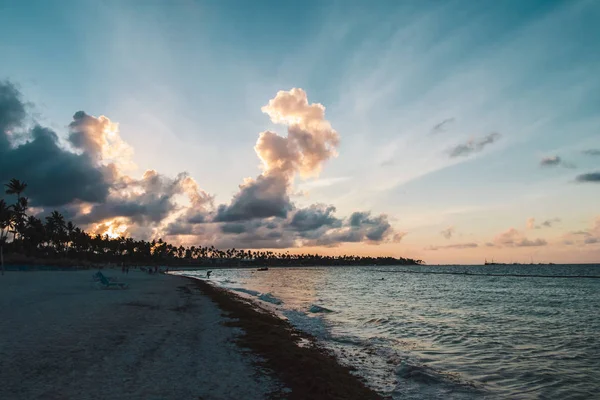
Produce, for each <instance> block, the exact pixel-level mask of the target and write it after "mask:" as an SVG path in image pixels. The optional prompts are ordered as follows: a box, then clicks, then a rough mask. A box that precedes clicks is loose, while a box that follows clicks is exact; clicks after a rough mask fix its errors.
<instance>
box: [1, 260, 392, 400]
mask: <svg viewBox="0 0 600 400" xmlns="http://www.w3.org/2000/svg"><path fill="white" fill-rule="evenodd" d="M94 272H95V271H93V270H85V271H66V272H59V271H35V272H34V271H29V272H23V271H20V272H16V271H9V272H7V273H6V275H5V276H2V277H0V321H1V325H0V399H2V400H13V399H27V400H29V399H44V400H46V399H47V400H54V399H57V400H58V399H77V400H80V399H144V400H150V399H177V400H180V399H181V400H184V399H193V400H209V399H211V400H212V399H215V400H220V399H232V400H234V399H235V400H237V399H245V400H252V399H290V400H296V399H314V400H319V399H328V400H329V399H344V400H359V399H360V400H369V399H380V398H381V397H380V396H379V395H378V394H377V393H375V392H374V391H372V390H371V389H369V388H367V387H366V385H365V384H364V382H362V381H361V380H360V379H359V378H357V377H355V376H354V375H352V373H351V369H350V368H348V367H344V366H342V365H340V364H339V363H338V362H337V360H336V359H335V357H334V356H333V355H332V354H331V353H329V352H327V351H325V350H323V349H322V348H320V347H319V346H317V345H316V344H315V343H316V342H315V341H314V338H311V337H310V336H307V335H306V334H303V333H302V332H298V331H295V330H294V329H293V328H292V327H291V326H290V325H289V324H288V323H287V322H286V321H284V320H282V319H280V318H278V317H277V316H275V315H273V314H270V313H269V312H266V311H264V310H260V309H257V307H256V306H255V305H253V304H251V303H249V302H248V301H247V300H244V299H242V298H240V297H238V296H236V295H235V294H233V293H231V292H228V291H226V290H224V289H221V288H218V287H215V286H213V285H211V284H209V283H206V282H203V281H198V280H194V279H192V278H185V277H181V276H171V275H148V274H146V273H143V272H140V271H134V270H131V271H130V273H129V274H128V275H123V274H121V271H120V270H111V269H108V270H104V273H105V274H106V275H108V276H115V277H117V278H118V279H119V280H120V281H122V282H127V283H129V285H130V287H129V289H127V290H101V289H97V288H95V287H94V285H93V284H92V274H93V273H94ZM299 342H302V343H304V345H303V346H298V343H299Z"/></svg>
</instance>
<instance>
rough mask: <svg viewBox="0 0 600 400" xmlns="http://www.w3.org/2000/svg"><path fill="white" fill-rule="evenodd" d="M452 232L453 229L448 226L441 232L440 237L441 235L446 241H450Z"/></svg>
mask: <svg viewBox="0 0 600 400" xmlns="http://www.w3.org/2000/svg"><path fill="white" fill-rule="evenodd" d="M454 232H455V230H454V227H453V226H449V227H448V228H446V229H444V230H443V231H441V232H440V235H442V236H443V237H445V238H446V239H450V238H451V237H452V235H453V234H454Z"/></svg>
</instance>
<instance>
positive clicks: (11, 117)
mask: <svg viewBox="0 0 600 400" xmlns="http://www.w3.org/2000/svg"><path fill="white" fill-rule="evenodd" d="M25 117H26V111H25V104H24V103H23V101H22V99H21V93H20V92H19V91H18V89H17V88H16V87H15V85H14V84H12V83H11V82H9V81H0V151H2V150H6V149H7V148H9V147H10V138H9V135H10V133H11V131H12V129H14V128H17V127H20V126H21V125H22V124H23V121H24V120H25Z"/></svg>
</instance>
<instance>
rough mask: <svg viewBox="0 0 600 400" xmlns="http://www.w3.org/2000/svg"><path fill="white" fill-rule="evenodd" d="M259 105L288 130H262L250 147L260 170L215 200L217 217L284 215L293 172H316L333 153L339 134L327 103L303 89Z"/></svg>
mask: <svg viewBox="0 0 600 400" xmlns="http://www.w3.org/2000/svg"><path fill="white" fill-rule="evenodd" d="M261 110H262V111H263V112H264V113H265V114H267V115H268V116H269V117H270V119H271V121H272V122H273V123H276V124H284V125H286V126H287V127H288V129H287V133H288V135H287V136H286V137H283V136H279V135H278V134H277V133H274V132H271V131H265V132H262V133H260V135H259V138H258V140H257V142H256V145H255V146H254V150H255V152H256V154H257V156H258V157H259V158H260V160H261V162H262V169H263V172H262V174H260V175H259V176H258V177H257V178H256V179H248V180H246V182H245V183H244V184H242V185H240V192H239V193H237V194H236V195H235V196H234V197H233V199H232V201H231V203H230V204H228V205H221V206H219V210H218V212H217V216H216V219H215V220H216V221H244V220H249V219H253V218H268V217H281V218H285V217H286V216H287V214H288V212H289V211H291V210H292V209H293V208H294V207H293V205H292V203H291V201H290V194H291V188H292V183H293V180H294V178H295V176H296V175H297V174H299V175H300V176H302V177H305V178H306V177H312V176H315V177H316V176H318V174H319V172H320V171H321V168H322V166H323V163H324V162H325V161H327V160H328V159H330V158H331V157H334V156H336V155H337V152H336V148H337V146H338V144H339V135H338V133H337V132H336V131H335V130H334V129H333V128H332V127H331V124H330V123H329V121H327V120H326V119H325V107H324V106H323V105H322V104H319V103H312V104H309V103H308V98H307V96H306V92H305V91H304V90H302V89H298V88H293V89H291V90H289V91H279V92H278V93H277V95H276V96H275V97H274V98H273V99H271V100H269V102H268V104H267V105H265V106H264V107H262V108H261Z"/></svg>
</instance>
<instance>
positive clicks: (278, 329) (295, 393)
mask: <svg viewBox="0 0 600 400" xmlns="http://www.w3.org/2000/svg"><path fill="white" fill-rule="evenodd" d="M188 279H191V280H192V281H194V282H195V285H196V286H197V287H198V288H199V289H200V291H202V292H203V293H204V294H206V295H208V296H209V297H210V298H211V299H212V300H213V301H215V302H216V303H217V305H218V306H219V308H221V310H223V311H225V312H226V313H227V314H228V317H229V318H231V321H230V322H228V324H229V325H231V326H236V327H239V328H242V330H243V332H244V334H242V335H241V336H239V338H238V344H239V345H240V346H241V347H242V348H248V349H250V350H252V351H253V352H254V353H255V354H257V355H259V356H261V357H262V359H263V361H261V364H263V365H264V367H266V368H268V369H270V370H272V371H275V372H276V373H277V374H278V376H279V378H280V379H281V380H282V381H283V383H284V384H285V385H286V386H287V388H289V389H291V390H292V391H291V392H290V393H273V395H272V398H281V397H283V398H287V399H290V400H295V399H298V400H304V399H313V400H320V399H323V400H325V399H328V400H336V399H339V400H342V399H343V400H370V399H373V400H375V399H381V398H382V397H381V396H380V395H378V394H377V393H376V392H374V391H373V390H371V389H369V388H368V387H367V386H366V385H365V384H364V383H363V382H362V381H361V380H360V379H359V378H357V377H355V376H354V375H352V373H351V371H352V368H349V367H346V366H343V365H340V364H339V363H338V362H337V361H336V358H335V357H334V356H333V355H332V354H331V353H330V352H328V351H327V350H325V349H322V348H320V347H318V346H317V345H316V344H315V340H314V338H312V337H311V336H310V335H308V334H306V333H303V332H300V331H298V330H296V329H294V328H293V327H292V326H291V325H290V324H289V323H288V322H287V321H284V320H282V319H280V318H278V317H277V316H275V315H273V314H270V313H267V312H263V311H258V310H256V309H255V308H254V307H253V306H252V305H250V304H247V302H246V301H245V300H244V299H242V298H241V297H239V296H236V295H235V294H233V293H231V292H228V291H227V290H225V289H222V288H219V287H216V286H213V285H210V284H208V283H205V282H202V281H199V280H196V279H192V278H188ZM301 339H306V341H307V342H308V343H309V344H308V345H304V346H302V347H300V346H298V343H299V342H300V340H301Z"/></svg>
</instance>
